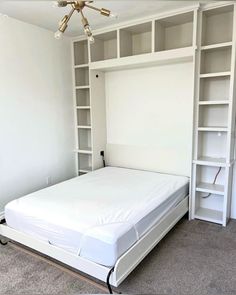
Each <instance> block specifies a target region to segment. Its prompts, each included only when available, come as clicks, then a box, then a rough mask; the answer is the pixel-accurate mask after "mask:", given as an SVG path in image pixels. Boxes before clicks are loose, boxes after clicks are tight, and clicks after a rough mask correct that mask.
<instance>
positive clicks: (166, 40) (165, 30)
mask: <svg viewBox="0 0 236 295" xmlns="http://www.w3.org/2000/svg"><path fill="white" fill-rule="evenodd" d="M192 43H193V12H192V11H191V12H187V13H182V14H178V15H175V16H170V17H167V18H163V19H159V20H156V21H155V51H163V50H170V49H177V48H183V47H189V46H192Z"/></svg>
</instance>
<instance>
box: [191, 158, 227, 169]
mask: <svg viewBox="0 0 236 295" xmlns="http://www.w3.org/2000/svg"><path fill="white" fill-rule="evenodd" d="M193 162H194V163H195V164H198V165H206V166H215V167H226V159H225V158H211V157H199V158H198V159H197V160H194V161H193Z"/></svg>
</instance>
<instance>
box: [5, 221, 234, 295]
mask: <svg viewBox="0 0 236 295" xmlns="http://www.w3.org/2000/svg"><path fill="white" fill-rule="evenodd" d="M0 265H1V267H0V294H4V295H5V294H11V295H14V294H26V295H27V294H81V293H105V289H104V288H100V287H99V286H97V285H96V284H95V285H94V284H92V283H90V282H89V281H84V280H82V279H81V278H80V277H78V275H77V274H74V273H72V272H69V271H65V270H63V268H60V267H57V266H55V265H52V264H50V263H48V262H47V261H44V260H42V259H39V258H38V257H36V256H31V255H29V254H27V253H25V252H22V251H21V250H18V249H16V248H15V246H14V245H11V244H9V245H8V246H5V247H3V246H1V247H0ZM115 291H119V292H122V293H133V294H141V293H142V294H169V295H174V294H175V295H177V294H183V295H184V294H188V295H189V294H194V295H204V294H209V295H235V294H236V221H231V222H230V223H229V225H228V227H227V228H222V227H221V226H218V225H214V224H210V223H205V222H200V221H191V222H189V221H187V220H186V219H182V220H181V221H180V222H179V223H178V224H177V225H176V227H175V228H174V229H173V230H172V231H171V232H170V233H169V234H168V235H167V236H166V237H165V238H164V239H163V240H162V241H161V242H160V243H159V245H158V246H157V247H156V248H155V249H154V250H153V251H152V252H151V253H150V254H149V255H148V256H147V257H146V259H144V260H143V262H142V263H141V264H140V265H139V266H138V267H137V268H136V269H135V270H134V271H133V273H132V274H131V275H130V276H129V277H128V278H127V279H126V280H125V282H124V283H122V284H121V286H120V287H119V288H118V289H116V290H115Z"/></svg>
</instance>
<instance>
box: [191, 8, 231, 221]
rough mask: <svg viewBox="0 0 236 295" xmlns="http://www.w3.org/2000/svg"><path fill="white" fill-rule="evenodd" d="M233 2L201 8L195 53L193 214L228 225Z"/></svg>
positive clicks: (193, 216) (194, 216)
mask: <svg viewBox="0 0 236 295" xmlns="http://www.w3.org/2000/svg"><path fill="white" fill-rule="evenodd" d="M234 10H235V5H232V4H231V5H223V6H220V7H217V8H209V9H205V10H204V9H203V10H202V11H201V12H200V16H199V21H200V30H199V32H198V39H199V40H200V42H199V50H198V51H197V56H196V60H197V63H196V77H195V97H196V103H195V106H196V107H195V127H194V133H195V138H194V156H193V157H194V159H193V173H192V206H191V207H192V208H191V215H192V218H197V219H201V220H205V221H209V222H215V223H219V224H222V225H223V226H226V224H227V221H228V219H229V216H230V202H231V201H230V200H231V186H232V167H233V163H234V156H233V151H234V140H233V138H232V134H233V133H234V128H235V127H234V124H235V122H234V121H235V119H234V118H235V102H234V87H233V84H234V74H235V73H234V72H235V45H234V43H235V32H234V30H233V28H234V27H235V20H234V19H235V14H234Z"/></svg>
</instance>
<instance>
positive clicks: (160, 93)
mask: <svg viewBox="0 0 236 295" xmlns="http://www.w3.org/2000/svg"><path fill="white" fill-rule="evenodd" d="M105 81H106V99H107V143H108V151H109V152H108V154H109V159H108V160H109V162H110V163H111V164H113V165H120V166H128V167H132V168H139V169H147V170H153V171H156V170H157V171H159V172H166V173H173V174H180V175H188V176H190V171H191V156H192V145H191V139H192V113H193V111H192V110H193V63H192V62H187V63H180V64H174V65H163V66H157V67H149V68H141V69H131V70H122V71H114V72H107V73H106V80H105ZM112 145H113V146H112ZM115 145H116V146H115ZM131 147H132V148H131ZM113 151H114V152H113ZM125 154H126V156H125ZM113 155H114V156H113Z"/></svg>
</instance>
